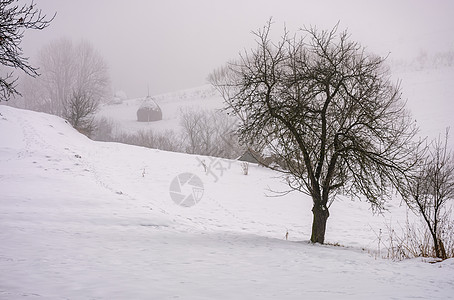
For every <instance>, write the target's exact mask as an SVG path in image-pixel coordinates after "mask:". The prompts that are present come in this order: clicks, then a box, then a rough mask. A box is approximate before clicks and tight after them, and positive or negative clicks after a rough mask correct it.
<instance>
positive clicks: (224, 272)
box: [0, 103, 454, 299]
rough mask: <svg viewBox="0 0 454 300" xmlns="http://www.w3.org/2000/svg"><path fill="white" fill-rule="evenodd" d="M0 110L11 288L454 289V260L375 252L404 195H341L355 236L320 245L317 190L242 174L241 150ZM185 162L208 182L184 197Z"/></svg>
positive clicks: (338, 214) (317, 294) (420, 292)
mask: <svg viewBox="0 0 454 300" xmlns="http://www.w3.org/2000/svg"><path fill="white" fill-rule="evenodd" d="M160 105H161V103H160ZM0 114H1V115H0V191H1V192H0V229H1V230H0V270H1V273H0V298H1V299H22V298H27V299H171V298H178V299H333V298H335V299H366V298H367V299H391V298H394V299H410V298H425V299H429V298H430V299H448V298H450V297H453V295H454V282H453V280H452V278H454V261H453V260H452V259H451V260H446V261H444V262H442V263H438V264H428V263H424V262H422V261H421V260H420V259H414V260H408V261H402V262H393V261H391V260H384V259H381V258H377V257H376V255H375V251H376V250H377V244H378V240H377V236H376V234H377V233H378V232H379V230H380V229H384V228H385V225H386V224H389V222H390V220H391V219H393V220H394V221H395V220H402V221H403V219H404V218H405V209H404V208H402V207H399V206H398V203H390V204H389V206H388V208H389V209H390V212H392V214H390V213H385V214H384V215H379V216H373V215H372V214H371V212H370V210H369V206H368V205H367V204H366V203H362V202H352V201H350V200H348V199H339V201H337V202H335V203H334V204H333V206H332V208H331V216H330V219H329V220H328V232H327V240H328V242H331V243H340V244H341V245H344V246H345V247H334V246H320V245H311V244H309V243H308V242H307V240H308V239H309V234H310V226H311V212H310V208H311V204H310V199H309V198H308V197H307V196H303V195H301V194H297V193H292V194H289V195H286V196H284V197H279V198H275V197H267V196H266V195H267V194H272V193H271V192H270V191H269V190H270V189H271V190H283V189H285V184H283V183H282V182H281V181H280V180H279V179H278V178H277V174H276V173H274V172H272V171H270V170H267V169H263V168H261V167H258V166H253V165H251V166H250V169H249V175H247V176H245V175H243V174H242V172H241V166H240V164H239V163H238V162H235V161H227V160H217V159H215V158H210V157H197V156H190V155H186V154H177V153H168V152H162V151H158V150H153V149H146V148H140V147H134V146H128V145H122V144H116V143H100V142H93V141H91V140H89V139H87V138H86V137H84V136H82V135H81V134H79V133H78V132H76V131H75V130H74V129H72V128H71V127H70V126H69V125H68V124H66V123H65V121H64V120H62V119H60V118H58V117H55V116H51V115H47V114H42V113H35V112H31V111H25V110H19V109H14V108H10V107H7V106H0ZM202 160H203V161H204V163H205V164H206V165H207V166H208V170H209V172H208V173H205V172H204V168H203V166H202V164H201V161H202ZM188 172H189V173H192V174H195V175H197V176H198V177H199V178H200V179H201V181H202V183H203V194H201V193H199V194H198V195H199V196H201V198H200V202H198V203H197V204H196V205H194V206H192V207H182V206H179V205H177V204H175V202H173V201H172V198H171V194H170V193H169V189H172V185H171V183H172V182H173V181H174V179H175V178H176V177H177V176H178V175H179V174H182V173H188ZM187 188H188V186H187V185H186V186H183V187H182V193H183V194H184V193H189V194H190V193H192V191H191V189H187ZM198 191H199V192H200V189H199V190H198ZM287 230H288V233H289V236H288V238H289V239H288V240H285V239H284V236H285V233H286V232H287ZM363 249H365V250H363Z"/></svg>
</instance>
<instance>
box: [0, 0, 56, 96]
mask: <svg viewBox="0 0 454 300" xmlns="http://www.w3.org/2000/svg"><path fill="white" fill-rule="evenodd" d="M17 2H18V1H17V0H0V64H1V65H2V66H3V67H4V69H3V70H2V71H3V72H6V75H3V76H1V77H0V102H1V101H8V99H9V98H10V97H11V96H14V95H20V93H19V92H18V90H17V89H16V88H17V86H16V83H17V77H15V75H14V71H13V69H21V70H22V71H24V72H25V73H26V74H27V75H30V76H33V77H35V76H37V75H38V71H37V68H35V67H33V66H31V65H30V63H29V62H28V58H27V57H24V53H23V50H22V48H21V45H20V44H21V42H22V39H23V37H24V33H25V30H26V29H35V30H42V29H44V28H46V27H47V26H49V24H50V22H51V21H52V20H53V19H54V17H55V15H54V17H52V18H50V19H48V18H47V17H46V15H45V14H43V13H42V11H41V10H40V9H38V8H36V4H34V3H33V1H32V2H31V4H23V5H21V6H20V5H19V4H18V3H17Z"/></svg>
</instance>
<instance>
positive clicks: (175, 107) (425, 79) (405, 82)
mask: <svg viewBox="0 0 454 300" xmlns="http://www.w3.org/2000/svg"><path fill="white" fill-rule="evenodd" d="M390 64H391V74H392V78H393V80H395V81H399V82H400V84H401V88H402V98H403V99H404V100H405V101H407V107H408V109H409V110H410V111H411V113H412V115H413V116H414V118H415V120H416V121H417V123H418V125H419V127H420V129H421V136H423V137H426V136H428V137H429V139H434V138H437V137H438V135H439V134H444V131H445V129H446V128H447V127H451V128H452V127H454V118H453V116H454V105H453V102H452V101H453V100H452V96H451V94H452V91H451V86H452V82H453V81H454V66H452V65H451V66H449V65H438V66H433V65H430V64H426V65H421V63H420V62H419V61H409V62H407V61H392V62H390ZM154 98H155V99H156V102H157V103H158V104H159V106H160V107H161V109H162V111H163V120H162V121H158V122H151V123H140V122H137V116H136V112H137V109H138V108H139V107H140V105H141V104H142V102H143V101H144V99H145V97H144V98H139V99H130V100H124V101H122V103H121V104H120V103H117V104H113V103H110V104H107V105H104V106H103V107H102V108H101V110H100V112H99V113H98V115H97V117H98V118H102V117H104V118H107V119H108V120H110V121H112V122H113V123H114V124H116V126H115V128H114V129H115V133H121V132H125V133H134V132H137V131H140V130H148V129H151V130H153V131H156V132H164V131H165V130H169V129H172V130H175V131H178V130H179V118H180V112H181V109H185V108H199V109H200V108H203V109H208V110H210V109H220V108H223V106H224V104H223V99H222V97H221V96H220V95H219V94H218V93H217V92H216V91H215V90H214V89H213V88H212V87H211V86H209V85H206V86H202V87H198V88H194V89H190V90H184V91H180V92H175V93H168V94H163V95H158V96H155V97H154ZM450 141H451V145H454V135H451V139H450Z"/></svg>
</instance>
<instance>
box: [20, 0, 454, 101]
mask: <svg viewBox="0 0 454 300" xmlns="http://www.w3.org/2000/svg"><path fill="white" fill-rule="evenodd" d="M35 3H36V4H37V6H38V7H39V8H42V9H43V11H44V12H45V13H46V14H48V15H52V14H53V13H54V12H57V16H56V18H55V20H54V21H53V22H52V24H51V25H50V27H48V28H47V29H45V30H44V31H38V32H30V31H28V32H27V33H26V37H25V40H24V43H23V49H24V51H25V53H26V55H28V56H31V57H32V58H33V57H34V56H35V55H36V53H37V52H38V51H39V49H40V48H41V47H43V46H44V45H46V44H47V43H48V42H50V41H52V40H53V39H57V38H61V37H68V38H70V39H72V40H73V41H74V42H77V41H79V40H80V39H85V40H88V41H90V42H91V43H92V44H93V46H94V47H95V48H96V49H97V51H98V52H99V53H100V54H101V55H102V56H103V57H104V58H105V60H106V62H107V63H108V65H109V68H110V75H111V79H112V89H113V91H116V90H123V91H124V92H126V94H127V95H128V97H130V98H132V97H141V96H145V95H146V94H147V86H149V88H150V94H152V95H156V94H160V93H165V92H170V91H176V90H181V89H185V88H191V87H196V86H200V85H203V84H206V78H207V75H208V74H209V73H210V72H211V71H212V70H213V69H214V68H216V67H219V66H221V65H223V64H224V63H225V62H226V61H228V60H229V59H232V58H236V57H237V56H238V53H239V52H240V51H241V50H244V49H248V48H251V47H253V45H254V39H253V36H252V35H251V31H253V30H256V29H258V28H260V27H262V26H263V25H264V24H265V23H266V21H267V20H268V19H269V18H270V17H273V20H274V23H275V24H274V26H273V32H274V34H275V35H276V36H279V35H280V34H281V33H282V30H283V27H284V24H285V25H286V27H287V28H288V29H289V30H291V31H292V32H294V31H295V30H297V29H298V28H300V27H302V26H305V25H306V26H309V25H316V26H317V27H319V28H322V29H329V28H332V27H333V26H334V25H335V24H336V23H337V22H338V21H340V28H341V29H346V28H348V30H349V32H350V33H351V35H352V38H353V39H354V40H356V41H359V42H360V43H361V44H362V45H363V46H366V47H367V48H368V49H369V50H371V51H373V52H375V53H377V54H380V55H386V54H387V53H388V52H391V55H390V58H391V59H398V58H402V57H409V58H411V57H415V56H416V55H418V53H421V52H422V51H426V52H429V53H431V52H435V51H447V50H448V49H454V17H453V12H454V1H450V0H441V1H429V0H427V1H422V0H413V1H411V0H407V1H400V0H394V1H388V0H387V1H379V0H376V1H365V0H363V1H360V0H358V1H353V0H349V1H345V0H342V1H340V0H337V1H336V0H333V1H297V0H295V1H291V0H280V1H271V0H259V1H256V0H252V1H251V0H242V1H239V0H230V1H215V0H191V1H189V0H186V1H184V0H181V1H177V0H166V1H164V0H163V1H155V0H128V1H112V0H77V1H62V0H35Z"/></svg>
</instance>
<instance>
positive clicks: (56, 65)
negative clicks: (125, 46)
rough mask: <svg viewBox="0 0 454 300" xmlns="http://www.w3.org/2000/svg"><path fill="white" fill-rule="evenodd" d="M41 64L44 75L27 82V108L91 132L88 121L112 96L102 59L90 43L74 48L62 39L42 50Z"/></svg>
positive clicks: (25, 84) (25, 94)
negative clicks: (99, 106) (101, 104)
mask: <svg viewBox="0 0 454 300" xmlns="http://www.w3.org/2000/svg"><path fill="white" fill-rule="evenodd" d="M38 61H39V62H38V65H39V67H40V72H41V76H40V77H39V78H34V79H30V80H27V81H25V82H24V98H26V99H25V100H24V101H23V103H24V105H26V108H29V109H33V110H38V111H43V112H46V113H51V114H55V115H58V116H61V117H64V118H66V119H67V120H68V121H69V122H70V123H71V124H73V126H75V127H76V128H77V129H79V130H81V131H83V132H86V133H88V132H91V131H92V129H93V120H89V119H92V117H93V114H94V112H95V111H96V109H97V107H98V105H99V103H100V102H103V101H104V100H105V99H106V98H107V95H108V94H109V84H110V80H109V74H108V68H107V64H106V63H105V61H104V60H103V58H102V57H101V56H100V55H99V54H98V53H97V52H96V51H95V49H94V48H93V46H92V45H91V44H90V43H88V42H80V43H78V44H76V45H74V44H73V43H72V42H71V41H70V40H68V39H59V40H56V41H53V42H51V43H49V44H48V45H47V46H45V47H44V48H43V49H41V51H40V53H39V60H38ZM72 110H74V111H72ZM87 126H88V127H87ZM84 128H85V129H84Z"/></svg>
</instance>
